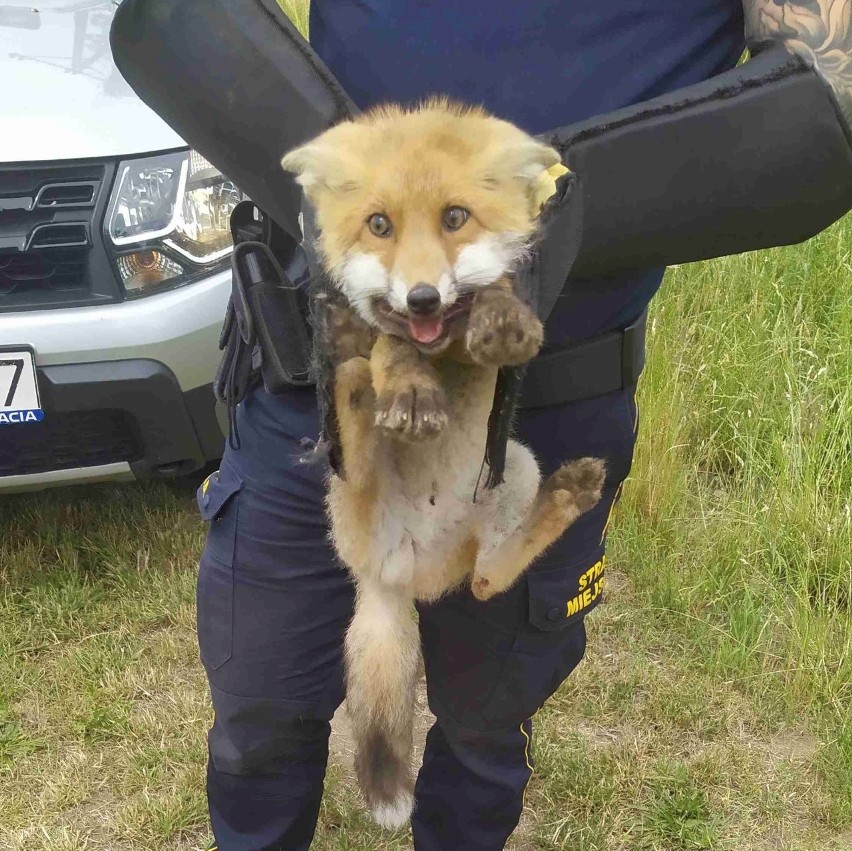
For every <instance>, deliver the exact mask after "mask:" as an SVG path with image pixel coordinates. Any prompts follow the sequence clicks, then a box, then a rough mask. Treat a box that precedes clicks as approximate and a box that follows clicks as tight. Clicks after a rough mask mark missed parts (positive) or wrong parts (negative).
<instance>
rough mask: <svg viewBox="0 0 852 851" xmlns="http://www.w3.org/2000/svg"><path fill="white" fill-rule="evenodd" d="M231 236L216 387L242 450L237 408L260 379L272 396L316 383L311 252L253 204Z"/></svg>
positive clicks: (243, 209)
mask: <svg viewBox="0 0 852 851" xmlns="http://www.w3.org/2000/svg"><path fill="white" fill-rule="evenodd" d="M231 232H232V235H233V239H234V252H233V255H232V257H231V298H230V301H229V302H228V309H227V313H226V315H225V322H224V324H223V326H222V333H221V335H220V337H219V348H220V349H221V350H222V352H223V354H222V360H221V362H220V364H219V369H218V371H217V374H216V379H215V381H214V384H213V387H214V392H215V394H216V398H217V399H219V401H220V402H222V403H223V404H224V405H225V406H226V407H227V409H228V417H229V422H230V435H229V439H230V440H231V442H232V444H233V445H238V443H239V436H238V434H237V432H236V419H235V408H236V406H237V405H238V404H239V403H240V402H241V401H242V400H243V399H244V398H245V395H246V393H247V392H248V390H249V388H250V387H251V386H252V385H253V383H254V382H255V381H256V380H257V376H258V375H259V376H260V377H261V378H262V380H263V385H264V387H265V389H266V391H267V392H268V393H280V392H282V391H283V390H285V389H286V388H287V387H288V386H290V387H293V386H295V387H304V386H307V385H310V384H312V383H314V380H315V378H314V375H313V372H312V342H311V323H310V320H309V318H308V314H309V294H308V287H309V283H310V274H309V269H308V262H307V257H306V254H305V252H304V250H303V249H302V247H301V245H300V244H299V243H298V242H297V241H296V240H295V239H294V238H293V237H292V236H291V235H290V234H289V233H287V232H286V231H284V230H282V229H281V228H279V227H278V226H277V225H275V224H274V223H273V222H272V220H271V219H269V217H268V216H266V215H264V214H263V213H262V212H260V211H259V210H258V209H257V208H256V207H255V206H254V204H253V203H252V202H251V201H243V202H241V203H240V204H239V205H237V207H236V208H235V209H234V211H233V213H232V214H231Z"/></svg>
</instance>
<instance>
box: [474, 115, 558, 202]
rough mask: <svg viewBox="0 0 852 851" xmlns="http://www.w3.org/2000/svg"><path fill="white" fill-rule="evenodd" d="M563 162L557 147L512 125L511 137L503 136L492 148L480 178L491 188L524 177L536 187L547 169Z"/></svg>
mask: <svg viewBox="0 0 852 851" xmlns="http://www.w3.org/2000/svg"><path fill="white" fill-rule="evenodd" d="M519 137H520V138H519ZM561 161H562V158H561V157H560V156H559V152H558V151H557V150H556V149H555V148H551V147H550V145H544V144H542V143H541V142H538V141H536V140H535V139H533V138H532V137H531V136H527V135H526V134H525V133H523V134H522V133H520V131H518V130H517V129H516V128H512V133H511V136H510V138H508V139H506V138H503V139H500V140H499V142H498V144H496V145H494V146H493V147H492V148H491V149H490V155H489V156H488V157H487V159H486V162H487V163H488V164H487V165H486V166H485V168H484V169H483V170H482V172H481V173H480V178H479V179H480V183H481V184H482V185H483V186H484V187H486V188H488V189H496V188H497V187H498V186H500V184H501V183H502V182H503V181H505V180H523V181H525V182H526V183H528V184H530V185H531V186H532V185H534V184H535V183H536V182H537V181H538V180H539V178H540V177H541V175H542V174H543V173H544V172H546V171H547V169H549V168H552V167H553V166H555V165H556V164H557V163H560V162H561Z"/></svg>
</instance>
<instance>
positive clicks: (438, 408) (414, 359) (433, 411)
mask: <svg viewBox="0 0 852 851" xmlns="http://www.w3.org/2000/svg"><path fill="white" fill-rule="evenodd" d="M370 366H371V369H372V374H373V387H374V389H375V392H376V416H375V424H376V426H377V427H378V428H380V429H383V430H385V431H387V432H390V433H392V434H394V435H396V436H398V437H401V438H404V439H407V440H426V439H428V438H430V437H435V436H436V435H438V434H439V433H440V432H441V431H443V429H444V426H446V424H447V419H448V416H447V399H446V396H445V394H444V388H443V387H442V386H441V381H440V379H439V377H438V373H437V372H436V371H435V368H434V367H433V366H432V364H431V363H430V362H429V360H428V359H427V358H426V357H424V356H423V355H422V354H420V352H419V351H418V350H417V349H416V348H415V347H414V346H413V345H412V344H411V343H408V342H406V341H405V340H402V339H400V338H399V337H394V336H392V335H390V334H382V335H380V336H379V339H378V340H377V341H376V345H375V346H373V351H372V354H371V355H370Z"/></svg>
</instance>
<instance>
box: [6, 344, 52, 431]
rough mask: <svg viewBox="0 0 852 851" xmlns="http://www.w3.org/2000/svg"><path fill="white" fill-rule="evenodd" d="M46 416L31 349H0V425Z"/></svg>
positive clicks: (31, 421) (39, 420)
mask: <svg viewBox="0 0 852 851" xmlns="http://www.w3.org/2000/svg"><path fill="white" fill-rule="evenodd" d="M43 419H44V411H42V409H41V403H40V401H39V398H38V381H37V380H36V368H35V357H34V355H33V353H32V350H31V349H0V426H2V425H17V424H20V423H38V422H41V421H42V420H43Z"/></svg>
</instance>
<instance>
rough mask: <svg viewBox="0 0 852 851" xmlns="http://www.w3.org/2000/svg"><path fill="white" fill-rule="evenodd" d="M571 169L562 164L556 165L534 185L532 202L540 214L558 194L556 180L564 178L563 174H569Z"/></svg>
mask: <svg viewBox="0 0 852 851" xmlns="http://www.w3.org/2000/svg"><path fill="white" fill-rule="evenodd" d="M570 170H571V169H569V168H566V167H565V166H564V165H562V163H556V164H555V165H552V166H551V167H550V168H546V169H545V170H544V171H543V172H542V173H541V174H540V175H539V176H538V177H537V178H536V179H535V183H533V187H532V201H533V209H534V210H535V211H536V212H538V211H539V210H540V209H541V208H542V207H543V206H544V205H545V204H546V203H547V201H548V199H549V198H551V196H552V195H553V194H554V193H555V192H556V180H557V179H558V178H560V177H562V175H563V174H568V172H569V171H570Z"/></svg>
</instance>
